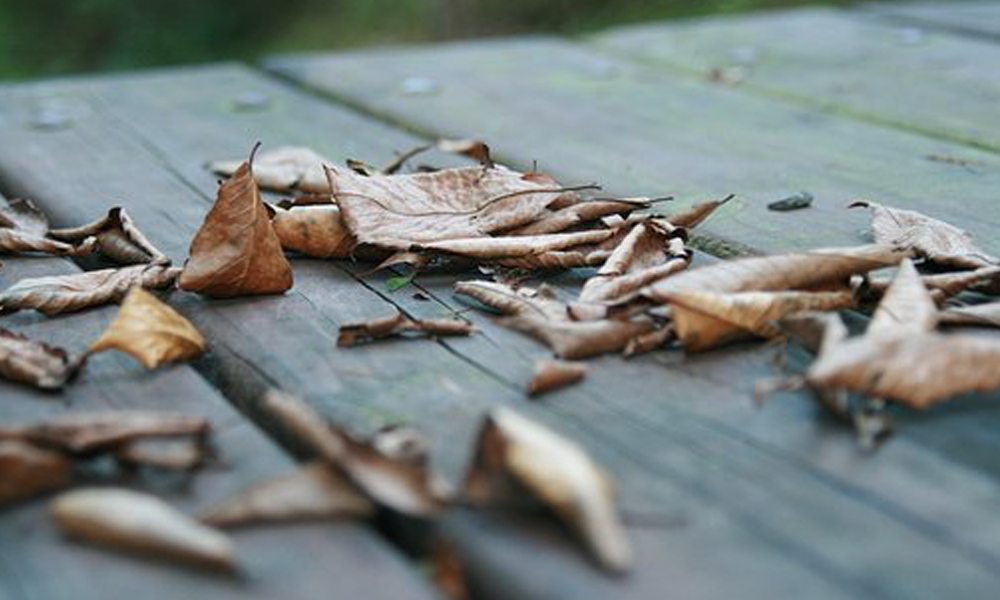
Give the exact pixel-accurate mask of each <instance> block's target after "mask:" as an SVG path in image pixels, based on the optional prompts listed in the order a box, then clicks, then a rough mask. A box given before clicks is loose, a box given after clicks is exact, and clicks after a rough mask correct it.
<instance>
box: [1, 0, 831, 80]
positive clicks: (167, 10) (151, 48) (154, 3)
mask: <svg viewBox="0 0 1000 600" xmlns="http://www.w3.org/2000/svg"><path fill="white" fill-rule="evenodd" d="M816 3H825V4H847V2H846V1H841V2H837V1H830V2H808V1H807V0H674V1H669V0H242V1H240V0H231V1H225V2H223V1H219V0H0V78H4V79H13V78H26V77H40V76H46V75H53V74H58V73H68V72H79V71H107V70H114V69H124V68H132V67H144V66H152V65H166V64H180V63H197V62H206V61H214V60H222V59H242V60H248V61H252V60H255V59H256V58H258V57H260V56H262V55H265V54H268V53H272V52H285V51H295V50H317V49H336V48H347V47H356V46H363V45H371V44H384V43H390V42H414V41H430V40H442V39H455V38H467V37H476V36H484V35H501V34H512V33H525V32H559V33H568V34H573V33H582V32H586V31H592V30H595V29H600V28H602V27H607V26H609V25H614V24H620V23H629V22H637V21H645V20H651V19H667V18H680V17H688V16H696V15H703V14H718V13H733V12H739V11H746V10H756V9H765V8H777V7H784V6H792V5H801V4H816Z"/></svg>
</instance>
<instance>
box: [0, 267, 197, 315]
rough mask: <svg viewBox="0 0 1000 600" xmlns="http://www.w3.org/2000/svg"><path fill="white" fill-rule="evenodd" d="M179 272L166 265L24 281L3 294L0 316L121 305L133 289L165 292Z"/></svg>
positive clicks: (55, 312) (103, 270)
mask: <svg viewBox="0 0 1000 600" xmlns="http://www.w3.org/2000/svg"><path fill="white" fill-rule="evenodd" d="M179 273H180V269H179V268H176V267H170V266H167V265H135V266H132V267H124V268H120V269H102V270H100V271H88V272H86V273H75V274H73V275H58V276H54V277H35V278H29V279H22V280H20V281H18V282H17V283H15V284H14V285H12V286H11V287H9V288H7V290H6V291H4V292H3V293H2V294H0V313H10V312H15V311H18V310H23V309H32V308H33V309H35V310H37V311H39V312H41V313H44V314H46V315H48V316H52V315H57V314H60V313H64V312H72V311H75V310H81V309H84V308H90V307H92V306H101V305H103V304H110V303H113V302H118V301H120V300H121V299H122V298H124V297H125V294H127V293H128V291H129V290H130V289H132V288H133V287H136V286H141V287H143V288H148V289H157V288H164V287H167V286H169V285H172V284H173V283H174V280H175V279H177V275H178V274H179Z"/></svg>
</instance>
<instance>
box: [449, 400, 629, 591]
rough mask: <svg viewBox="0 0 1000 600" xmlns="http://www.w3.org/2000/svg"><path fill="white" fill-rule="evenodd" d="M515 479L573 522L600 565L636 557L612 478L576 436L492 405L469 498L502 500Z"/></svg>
mask: <svg viewBox="0 0 1000 600" xmlns="http://www.w3.org/2000/svg"><path fill="white" fill-rule="evenodd" d="M508 478H512V479H513V480H514V481H516V482H517V483H519V484H520V485H522V486H524V487H525V488H527V490H528V491H529V492H531V493H532V494H533V495H534V496H535V497H536V498H538V499H539V500H541V501H542V502H543V503H545V505H546V506H548V507H549V508H550V509H552V511H553V512H555V514H556V515H558V516H559V517H560V518H561V519H562V520H563V521H564V522H565V523H566V524H567V525H569V526H570V527H571V528H572V529H573V530H574V531H575V532H576V533H577V534H578V535H579V536H580V537H581V539H582V540H583V541H584V543H585V544H586V545H587V547H588V549H589V550H590V551H591V552H592V553H593V555H594V556H595V558H596V559H597V560H598V562H600V564H601V565H602V566H603V567H605V568H607V569H609V570H612V571H625V570H627V569H628V568H629V566H630V565H631V562H632V552H631V549H630V548H629V543H628V539H627V537H626V535H625V529H624V527H623V526H622V523H621V521H620V519H619V516H618V514H617V508H616V506H615V497H614V496H615V493H614V486H613V484H612V482H611V479H610V477H609V476H608V475H607V473H605V472H604V471H603V470H602V469H600V468H599V467H598V466H597V465H595V464H594V462H593V461H592V460H591V459H590V457H589V456H588V455H587V453H586V452H584V450H583V449H582V448H580V447H579V446H578V445H576V444H575V443H573V442H572V441H570V440H568V439H566V438H564V437H562V436H560V435H558V434H556V433H555V432H553V431H551V430H549V429H548V428H546V427H543V426H542V425H540V424H538V423H535V422H534V421H530V420H528V419H526V418H524V417H522V416H520V415H518V414H517V413H514V412H513V411H510V410H508V409H497V410H494V411H493V412H492V413H490V415H489V416H488V417H487V419H486V422H485V423H484V425H483V428H482V430H481V431H480V433H479V441H478V442H477V449H476V455H475V458H474V459H473V464H472V466H471V467H470V468H469V472H468V473H467V474H466V478H465V489H466V492H467V493H468V494H469V497H470V498H472V499H473V500H475V501H477V502H481V503H484V504H490V503H496V504H503V503H504V502H505V501H510V500H517V498H509V497H507V496H509V494H510V493H511V490H512V488H511V487H510V486H509V484H508V483H507V482H506V480H507V479H508Z"/></svg>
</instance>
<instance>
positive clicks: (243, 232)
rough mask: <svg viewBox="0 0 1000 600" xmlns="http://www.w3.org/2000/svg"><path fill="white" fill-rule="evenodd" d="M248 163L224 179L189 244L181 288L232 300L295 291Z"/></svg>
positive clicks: (288, 269)
mask: <svg viewBox="0 0 1000 600" xmlns="http://www.w3.org/2000/svg"><path fill="white" fill-rule="evenodd" d="M251 162H252V157H251V160H250V161H247V162H245V163H243V164H242V165H241V166H240V168H239V169H237V170H236V172H235V173H234V174H233V176H232V177H231V178H230V179H229V180H227V181H225V182H224V183H223V184H222V185H221V186H220V187H219V192H218V195H217V196H216V200H215V205H214V206H213V207H212V210H210V211H209V213H208V215H207V216H206V217H205V222H204V223H202V226H201V229H199V230H198V233H197V234H196V235H195V237H194V240H193V241H192V242H191V250H190V257H189V258H188V261H187V263H185V265H184V270H183V271H182V272H181V276H180V281H179V285H180V287H181V288H182V289H185V290H188V291H192V292H198V293H200V294H205V295H206V296H213V297H217V298H229V297H234V296H249V295H255V294H278V293H281V292H284V291H285V290H287V289H289V288H291V287H292V267H291V265H289V264H288V260H287V259H285V255H284V253H283V252H282V250H281V242H280V241H279V240H278V236H277V235H276V234H275V233H274V228H273V227H272V226H271V219H270V217H269V216H268V212H267V208H266V207H265V205H264V203H263V202H262V201H261V198H260V191H259V190H258V189H257V184H256V183H254V180H253V172H252V167H251Z"/></svg>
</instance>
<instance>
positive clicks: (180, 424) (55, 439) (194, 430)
mask: <svg viewBox="0 0 1000 600" xmlns="http://www.w3.org/2000/svg"><path fill="white" fill-rule="evenodd" d="M208 433H209V424H208V421H206V420H205V419H203V418H201V417H189V416H185V415H174V414H166V413H148V412H140V411H116V412H111V413H85V414H72V415H63V416H59V417H52V418H50V419H46V420H44V421H40V422H38V423H34V424H31V425H6V426H0V440H20V441H24V442H29V443H31V444H34V445H36V446H41V447H45V448H54V449H57V450H61V451H63V452H68V453H70V454H81V455H86V454H91V453H94V452H99V451H102V450H107V449H109V448H115V447H118V446H121V445H124V444H128V443H130V442H133V441H135V440H139V439H146V438H181V437H190V438H194V439H199V440H200V439H204V438H205V437H207V435H208Z"/></svg>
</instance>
